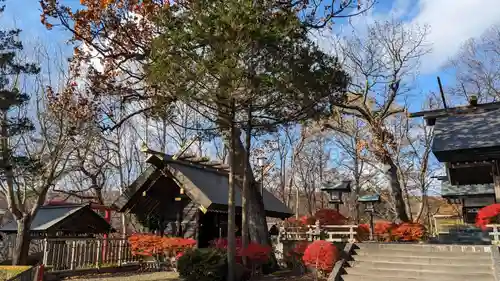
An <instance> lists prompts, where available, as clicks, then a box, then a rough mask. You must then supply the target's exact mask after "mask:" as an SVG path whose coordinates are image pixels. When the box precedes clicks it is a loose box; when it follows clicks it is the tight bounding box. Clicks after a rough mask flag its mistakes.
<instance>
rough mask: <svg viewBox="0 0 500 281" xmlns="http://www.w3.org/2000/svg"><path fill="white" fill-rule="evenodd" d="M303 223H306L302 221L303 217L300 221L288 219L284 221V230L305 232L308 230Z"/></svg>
mask: <svg viewBox="0 0 500 281" xmlns="http://www.w3.org/2000/svg"><path fill="white" fill-rule="evenodd" d="M305 223H307V221H306V220H305V219H303V217H302V218H300V219H296V218H288V219H286V220H285V222H284V224H283V226H284V227H285V228H292V229H301V230H306V229H308V225H307V224H305Z"/></svg>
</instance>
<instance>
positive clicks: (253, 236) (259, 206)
mask: <svg viewBox="0 0 500 281" xmlns="http://www.w3.org/2000/svg"><path fill="white" fill-rule="evenodd" d="M222 119H223V118H220V119H219V121H222ZM222 122H224V121H222ZM221 125H222V126H221V127H223V128H227V126H226V124H224V123H222V124H221ZM234 133H235V139H234V140H235V143H234V175H235V181H236V182H237V183H238V185H240V186H242V185H243V175H244V174H245V165H244V162H245V161H244V159H245V154H246V151H245V147H244V146H243V143H242V141H241V139H240V136H241V131H240V130H239V129H238V128H235V129H234ZM223 138H224V142H225V143H226V145H227V146H228V147H229V144H230V142H231V140H230V139H229V134H223ZM248 165H250V164H249V163H248ZM247 177H248V179H249V181H250V182H251V183H252V184H251V185H250V188H249V190H248V198H247V201H248V233H249V235H250V240H251V241H253V242H256V243H259V244H263V245H270V243H271V240H270V237H269V232H268V229H267V221H266V215H265V211H264V202H263V201H262V196H261V194H260V190H259V188H257V185H256V184H255V178H254V176H253V173H252V169H251V168H249V169H248V174H247Z"/></svg>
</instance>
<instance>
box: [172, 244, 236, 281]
mask: <svg viewBox="0 0 500 281" xmlns="http://www.w3.org/2000/svg"><path fill="white" fill-rule="evenodd" d="M177 271H178V272H179V275H180V276H181V277H182V278H184V279H185V280H186V281H224V280H226V275H227V258H226V254H225V253H224V252H223V251H221V250H219V249H214V248H208V249H193V250H188V251H186V252H185V253H184V254H183V255H182V256H181V257H180V258H179V260H178V261H177Z"/></svg>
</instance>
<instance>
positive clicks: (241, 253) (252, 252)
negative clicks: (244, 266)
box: [210, 237, 272, 264]
mask: <svg viewBox="0 0 500 281" xmlns="http://www.w3.org/2000/svg"><path fill="white" fill-rule="evenodd" d="M210 244H211V245H212V247H214V248H217V249H221V250H224V251H227V246H228V242H227V238H218V239H214V240H212V241H210ZM271 250H272V249H271V247H269V246H267V245H260V244H258V243H253V242H250V243H249V244H248V246H247V247H246V248H243V242H242V240H241V237H236V262H237V263H242V261H243V260H242V257H247V258H248V260H250V261H251V262H253V263H257V264H259V263H265V262H267V261H269V254H270V253H271Z"/></svg>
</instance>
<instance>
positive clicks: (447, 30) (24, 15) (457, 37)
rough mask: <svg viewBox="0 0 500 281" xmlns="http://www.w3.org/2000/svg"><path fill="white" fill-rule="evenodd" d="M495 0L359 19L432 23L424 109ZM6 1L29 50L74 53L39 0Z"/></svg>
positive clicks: (387, 3)
mask: <svg viewBox="0 0 500 281" xmlns="http://www.w3.org/2000/svg"><path fill="white" fill-rule="evenodd" d="M61 1H63V2H64V3H65V4H67V5H78V4H79V0H61ZM494 2H498V0H481V1H478V0H378V3H377V4H376V6H375V9H373V10H371V11H370V12H368V13H367V14H365V15H363V16H361V17H358V19H356V21H357V24H358V25H359V24H367V23H369V22H371V21H373V20H377V19H378V20H383V19H387V18H389V17H391V16H396V17H399V18H401V19H403V20H405V21H407V22H409V23H417V24H421V25H422V24H428V25H430V28H431V32H430V34H429V37H428V40H429V43H430V44H432V48H433V51H432V52H431V53H430V54H429V55H427V56H426V57H425V58H424V60H423V62H422V74H421V75H420V76H419V77H418V81H417V87H418V91H417V92H416V94H415V95H414V97H413V98H414V99H415V100H414V101H415V102H413V103H412V106H411V108H410V110H419V109H420V104H421V102H420V101H421V97H420V96H423V95H424V94H425V93H427V92H429V91H437V89H438V86H437V83H436V76H438V75H439V76H441V79H442V80H443V84H444V86H445V88H446V86H447V85H450V84H452V83H453V76H452V75H450V73H446V72H443V71H442V69H441V67H442V66H443V64H444V63H445V62H446V61H447V59H449V58H451V57H453V56H454V55H455V54H456V53H457V51H458V49H459V46H460V45H461V44H462V43H463V42H465V41H466V40H467V39H469V38H473V37H478V36H480V35H481V34H482V33H483V32H484V31H485V30H486V28H488V27H489V26H491V25H492V24H497V23H500V9H497V8H494V7H496V6H497V5H496V4H498V3H494ZM6 5H7V8H6V11H5V13H4V15H3V16H2V17H1V18H0V25H1V26H5V27H13V26H15V27H18V28H21V29H22V30H23V33H22V39H23V40H24V42H25V46H26V49H27V50H29V46H30V45H31V44H40V43H42V44H44V45H45V46H47V48H48V49H49V50H60V49H61V48H62V49H63V50H64V52H65V54H66V55H67V56H70V55H71V47H70V46H67V45H65V41H66V40H67V39H68V35H69V34H68V33H66V32H64V31H63V30H61V29H58V28H57V27H56V28H55V29H54V30H51V31H49V30H46V29H45V27H44V26H42V25H41V23H40V5H39V3H38V0H7V1H6ZM341 25H342V23H340V24H339V25H337V26H341ZM420 93H422V95H420Z"/></svg>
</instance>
